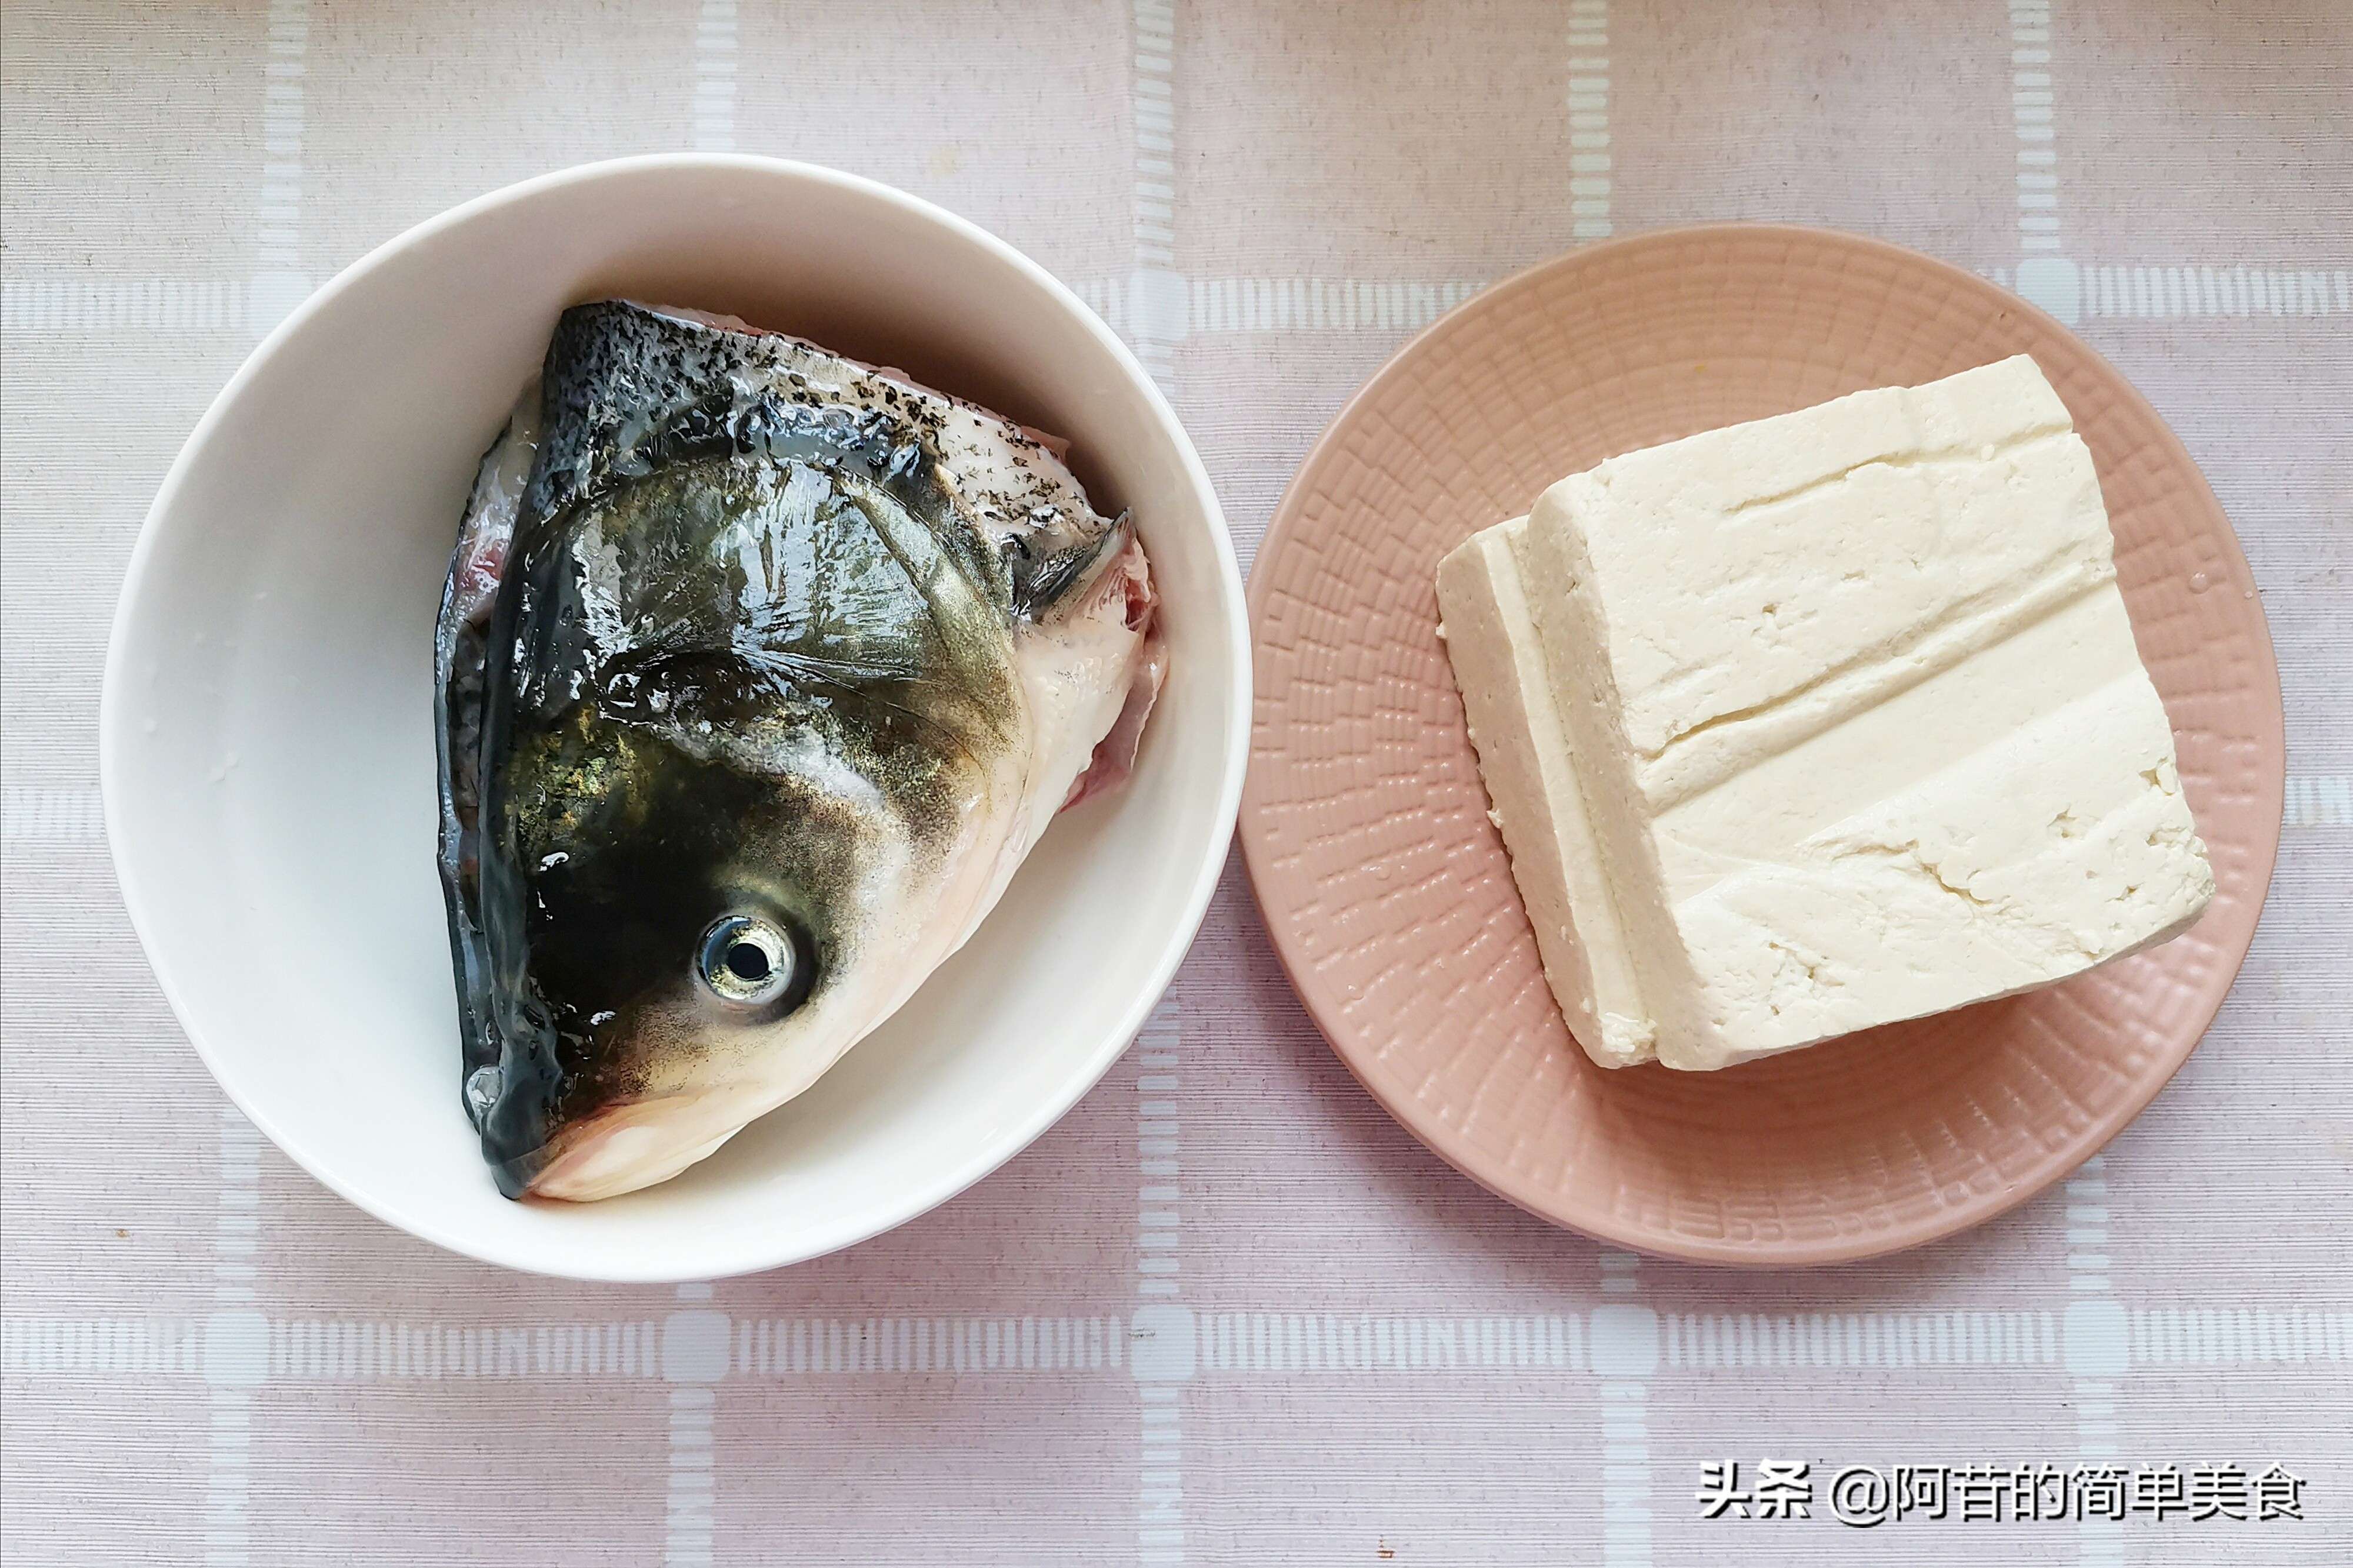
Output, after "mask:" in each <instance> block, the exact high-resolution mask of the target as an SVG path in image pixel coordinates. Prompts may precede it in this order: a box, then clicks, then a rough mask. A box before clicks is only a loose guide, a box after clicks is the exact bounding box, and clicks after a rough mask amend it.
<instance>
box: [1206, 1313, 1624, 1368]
mask: <svg viewBox="0 0 2353 1568" xmlns="http://www.w3.org/2000/svg"><path fill="white" fill-rule="evenodd" d="M1199 1333H1200V1366H1201V1369H1202V1370H1203V1371H1205V1372H1214V1373H1304V1372H1325V1373H1377V1372H1423V1371H1432V1372H1438V1371H1444V1372H1452V1371H1472V1370H1478V1369H1485V1368H1493V1369H1495V1370H1498V1371H1508V1370H1517V1369H1520V1368H1525V1367H1559V1368H1563V1369H1566V1370H1570V1371H1578V1370H1582V1369H1583V1368H1584V1366H1585V1319H1584V1317H1583V1316H1582V1315H1581V1314H1579V1315H1574V1316H1564V1315H1561V1314H1557V1313H1546V1314H1541V1315H1538V1316H1534V1317H1443V1316H1414V1317H1388V1316H1381V1317H1377V1316H1374V1315H1373V1314H1371V1313H1356V1314H1353V1315H1351V1314H1347V1313H1338V1312H1207V1313H1203V1314H1202V1315H1201V1318H1200V1327H1199Z"/></svg>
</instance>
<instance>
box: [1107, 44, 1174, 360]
mask: <svg viewBox="0 0 2353 1568" xmlns="http://www.w3.org/2000/svg"><path fill="white" fill-rule="evenodd" d="M1134 15H1135V54H1134V71H1133V73H1132V74H1133V83H1132V87H1133V91H1134V115H1135V219H1134V223H1135V250H1134V258H1135V268H1134V272H1132V273H1131V274H1130V275H1129V277H1128V279H1127V282H1126V286H1125V288H1124V290H1123V297H1122V299H1121V300H1120V305H1121V315H1122V317H1123V320H1122V321H1120V322H1119V323H1118V326H1119V329H1120V331H1122V332H1123V333H1124V335H1125V337H1126V338H1127V341H1128V345H1129V346H1130V347H1131V348H1133V349H1134V351H1135V357H1136V358H1137V359H1138V360H1140V361H1141V362H1143V364H1144V368H1145V370H1147V371H1149V372H1150V373H1151V374H1152V378H1153V380H1155V381H1156V382H1158V383H1159V384H1160V387H1161V390H1162V391H1164V392H1166V391H1167V390H1169V388H1170V384H1171V379H1172V377H1173V376H1174V374H1175V372H1176V344H1177V343H1179V342H1183V341H1184V339H1185V337H1186V334H1187V331H1189V330H1190V327H1191V322H1190V321H1189V318H1188V310H1187V305H1188V303H1189V297H1188V295H1187V290H1186V287H1185V279H1184V277H1183V276H1182V275H1181V274H1180V273H1178V271H1177V270H1176V0H1134Z"/></svg>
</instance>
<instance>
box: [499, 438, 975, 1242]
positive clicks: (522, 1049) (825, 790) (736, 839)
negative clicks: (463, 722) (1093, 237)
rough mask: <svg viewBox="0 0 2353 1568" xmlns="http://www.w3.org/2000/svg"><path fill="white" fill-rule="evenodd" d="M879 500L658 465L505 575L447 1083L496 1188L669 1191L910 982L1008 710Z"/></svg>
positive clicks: (846, 484) (784, 476) (909, 530)
mask: <svg viewBox="0 0 2353 1568" xmlns="http://www.w3.org/2000/svg"><path fill="white" fill-rule="evenodd" d="M890 505H891V500H890V498H889V497H888V496H886V495H881V494H879V493H877V492H874V491H872V490H871V488H861V487H860V486H859V485H857V484H855V483H854V482H852V481H851V480H849V479H845V478H844V477H842V476H840V475H839V474H828V473H825V472H822V471H820V470H818V469H815V468H808V467H806V466H796V465H785V466H778V465H773V464H769V465H755V464H740V463H730V462H727V461H725V460H713V461H711V462H707V463H689V464H681V465H675V466H673V467H671V468H667V469H664V470H662V471H660V472H658V473H655V474H653V475H649V476H647V477H645V478H643V479H639V480H638V481H636V482H635V483H633V484H631V485H628V486H625V487H623V488H622V489H620V490H619V491H618V492H617V494H615V495H614V496H612V497H609V498H607V499H606V500H601V501H600V502H598V503H597V504H596V505H594V506H590V507H586V508H584V509H583V510H582V513H581V515H579V516H578V517H576V518H574V519H571V520H569V522H568V525H567V526H566V527H565V528H563V529H560V530H555V531H551V532H550V534H549V536H548V537H546V538H544V539H542V540H538V541H534V542H532V543H531V544H529V545H527V546H525V547H524V548H523V549H522V552H520V559H519V560H518V561H517V563H515V565H514V567H513V571H514V572H515V573H516V574H518V576H517V581H516V582H515V583H514V584H510V588H511V589H512V595H513V598H514V601H515V604H514V606H513V609H512V615H511V616H510V619H511V620H512V631H511V632H508V631H507V629H506V628H499V635H497V636H496V639H495V640H496V646H498V647H500V648H501V652H502V654H503V655H504V658H505V661H506V665H507V668H505V669H504V670H503V671H494V679H493V680H492V682H491V693H492V695H491V702H490V708H489V717H488V719H487V721H486V725H485V752H486V755H487V756H488V757H489V758H490V763H489V767H488V770H487V774H488V779H489V784H488V787H487V790H486V794H485V797H484V833H483V845H482V850H481V856H480V889H481V894H480V908H481V910H482V915H483V919H482V944H481V945H482V947H483V949H484V952H483V953H482V955H481V956H482V961H483V963H484V965H485V970H484V973H483V974H482V976H481V983H480V985H479V986H478V987H477V991H478V993H479V994H480V996H481V997H482V1004H481V1005H480V1008H479V1009H478V1011H479V1013H480V1018H481V1027H482V1028H483V1030H484V1031H485V1033H486V1034H488V1035H490V1036H492V1037H495V1045H496V1047H497V1050H496V1061H495V1064H494V1065H488V1066H485V1067H481V1068H476V1069H475V1071H474V1073H473V1074H472V1076H471V1077H470V1079H469V1083H468V1090H467V1097H468V1102H469V1108H470V1110H471V1111H472V1113H473V1114H474V1116H475V1119H476V1122H477V1125H478V1127H479V1129H480V1133H481V1136H482V1142H483V1146H484V1152H485V1154H486V1155H487V1156H488V1158H489V1160H490V1163H491V1167H492V1170H493V1172H494V1173H495V1174H496V1176H497V1179H498V1181H499V1184H500V1186H501V1190H503V1191H505V1192H507V1193H508V1194H510V1195H520V1194H533V1195H538V1196H545V1197H557V1198H570V1199H590V1198H596V1197H602V1196H606V1195H609V1194H613V1193H617V1192H626V1191H629V1190H633V1189H635V1188H637V1187H640V1186H644V1185H648V1184H651V1183H653V1182H656V1181H660V1180H663V1179H665V1178H667V1177H668V1176H670V1175H671V1174H674V1173H676V1172H678V1171H680V1170H682V1169H684V1168H685V1167H686V1166H688V1165H690V1164H691V1163H694V1162H696V1161H697V1160H699V1159H701V1158H702V1157H703V1156H704V1155H706V1154H708V1153H709V1152H711V1150H712V1149H713V1148H715V1147H716V1146H717V1145H718V1144H719V1143H721V1142H724V1141H725V1139H726V1138H727V1137H728V1136H730V1135H731V1134H732V1133H733V1132H734V1131H736V1130H737V1129H738V1128H740V1127H741V1126H742V1125H743V1124H744V1122H745V1121H747V1120H748V1119H749V1116H748V1114H747V1112H746V1110H745V1109H744V1106H745V1104H746V1103H748V1102H750V1101H753V1100H756V1101H757V1102H758V1104H760V1105H762V1106H765V1105H766V1104H771V1103H774V1102H775V1101H776V1099H778V1098H779V1096H778V1093H777V1086H778V1083H779V1079H780V1075H783V1076H786V1077H797V1078H804V1079H807V1080H810V1081H813V1080H814V1079H816V1078H817V1077H818V1075H819V1074H820V1073H822V1072H823V1071H824V1070H825V1068H827V1067H828V1066H830V1065H831V1064H832V1062H833V1061H834V1060H835V1059H836V1058H839V1056H840V1055H841V1053H842V1052H843V1051H845V1050H847V1049H848V1048H849V1046H850V1045H852V1044H854V1043H855V1042H856V1041H857V1039H858V1038H859V1037H860V1036H862V1035H863V1034H864V1033H865V1032H866V1031H867V1030H868V1029H870V1028H871V1026H873V1024H874V1023H875V1022H876V1021H877V1020H878V1019H879V1018H880V1017H881V1016H885V1015H886V1014H887V1013H888V1012H889V1011H890V1010H891V1009H892V1007H895V1006H896V1005H897V1004H898V1001H899V1000H901V999H902V998H903V995H904V994H905V992H906V991H907V990H910V989H912V984H907V983H904V976H905V974H906V973H909V972H910V971H911V969H912V971H913V973H915V974H916V977H917V978H920V973H921V970H920V969H919V968H913V966H912V965H910V964H909V963H907V962H905V960H906V958H907V955H908V953H909V952H910V951H911V943H913V942H916V941H917V940H918V938H919V937H920V935H921V933H922V932H923V931H924V930H925V929H926V926H927V921H926V920H925V918H924V917H925V915H926V913H927V912H929V910H930V908H931V907H932V906H933V905H934V903H935V902H936V901H937V900H938V898H939V896H940V895H941V893H942V884H943V880H944V879H946V878H948V877H950V876H952V875H953V874H954V873H955V868H957V867H958V866H959V865H961V864H962V863H963V861H964V860H965V856H963V855H961V854H960V853H959V852H958V851H959V848H960V846H961V845H962V844H963V842H964V840H965V838H966V837H968V836H969V835H970V833H971V832H972V831H973V830H974V826H975V825H976V824H979V823H985V822H986V821H987V820H988V819H989V813H988V812H987V803H988V801H989V799H990V798H991V796H992V795H998V794H1008V793H1018V792H1014V791H1008V790H1007V789H1006V788H1005V784H1006V780H1005V777H1004V774H1005V770H1006V768H1007V767H1008V766H1015V765H1018V758H1016V757H1014V755H1013V753H1012V752H1011V750H1010V749H1009V748H1008V746H1007V745H1006V744H1005V743H1004V739H1003V737H1002V736H1001V735H1000V734H999V731H1000V730H1002V728H1003V727H1004V726H1003V721H1002V712H1001V711H1000V710H1002V709H1003V708H1004V706H1005V705H1006V704H1008V703H1011V702H1014V701H1017V700H1018V697H1016V696H1015V695H1014V693H1015V686H1014V678H1013V675H1012V671H1011V667H1010V662H1009V659H1010V655H1009V651H1008V650H1009V647H1010V644H1009V639H1008V637H1007V634H1006V632H1005V629H1004V626H1005V617H1004V614H1003V610H1002V607H1001V606H999V605H994V604H992V603H991V602H990V601H989V599H988V596H987V595H986V594H985V593H968V594H965V595H963V596H962V597H961V598H959V597H958V595H957V594H956V591H955V587H954V584H955V582H956V581H958V580H960V579H959V577H958V574H956V573H955V572H954V571H952V570H949V569H948V564H950V563H943V562H942V561H941V560H940V559H938V556H937V552H935V551H934V552H930V553H928V554H927V553H926V552H925V550H924V548H923V539H924V538H925V537H926V536H925V535H923V532H922V531H921V530H920V529H916V528H914V527H913V525H912V524H911V523H910V522H909V521H908V520H907V518H906V517H905V516H904V515H903V514H901V515H893V516H887V517H885V516H881V515H880V514H882V513H884V512H886V511H888V510H889V509H890ZM504 608H505V606H504V605H502V609H504ZM992 626H994V629H993V630H992V629H991V628H992ZM951 645H954V646H951ZM992 647H994V648H996V649H997V651H996V652H995V653H994V654H992V653H991V652H990V651H989V650H990V649H991V648H992ZM924 967H928V965H927V964H926V965H924Z"/></svg>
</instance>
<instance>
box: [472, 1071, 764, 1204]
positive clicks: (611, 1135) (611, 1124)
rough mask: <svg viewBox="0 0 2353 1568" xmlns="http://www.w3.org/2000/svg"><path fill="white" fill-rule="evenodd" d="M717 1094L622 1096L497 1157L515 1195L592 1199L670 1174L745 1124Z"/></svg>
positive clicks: (503, 1185)
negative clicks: (523, 1150)
mask: <svg viewBox="0 0 2353 1568" xmlns="http://www.w3.org/2000/svg"><path fill="white" fill-rule="evenodd" d="M723 1098H724V1097H723V1096H718V1095H712V1094H708V1093H705V1094H678V1095H663V1096H659V1097H657V1098H652V1099H646V1100H624V1101H621V1102H619V1103H617V1104H615V1105H612V1106H609V1107H607V1108H606V1109H605V1110H599V1111H597V1112H596V1114H594V1115H592V1116H589V1117H586V1118H585V1119H583V1120H581V1121H575V1122H574V1123H573V1124H572V1125H571V1126H569V1127H566V1128H565V1129H564V1130H563V1131H561V1132H559V1133H557V1134H556V1135H555V1136H554V1137H553V1138H551V1139H549V1140H548V1141H547V1142H546V1143H544V1144H543V1145H542V1146H541V1147H539V1148H537V1149H534V1150H532V1151H531V1152H529V1153H527V1154H522V1155H518V1156H516V1157H515V1158H513V1159H511V1160H504V1161H501V1162H499V1163H497V1164H496V1166H495V1167H494V1170H495V1171H496V1173H497V1176H498V1182H499V1188H500V1190H501V1192H504V1193H505V1194H507V1195H508V1196H509V1197H531V1198H547V1199H551V1200H554V1201H555V1202H559V1203H593V1202H595V1201H596V1200H597V1199H599V1198H609V1197H617V1196H618V1195H619V1194H623V1193H630V1192H635V1191H637V1190H638V1188H639V1187H649V1186H652V1185H654V1184H656V1183H658V1182H666V1181H668V1180H670V1177H672V1176H675V1175H677V1174H678V1173H680V1172H681V1171H683V1170H685V1169H686V1168H687V1167H688V1166H689V1165H691V1164H693V1163H695V1162H697V1161H699V1160H702V1159H704V1158H706V1157H707V1156H709V1155H710V1154H711V1153H712V1152H713V1151H715V1150H716V1149H717V1148H718V1147H719V1146H720V1145H721V1144H722V1143H724V1142H727V1140H728V1139H730V1138H733V1136H734V1135H735V1134H736V1133H737V1132H739V1131H742V1130H743V1125H744V1124H743V1121H742V1114H741V1112H740V1111H734V1110H729V1109H728V1108H727V1107H725V1106H723V1105H721V1104H717V1103H714V1102H715V1101H718V1100H722V1099H723Z"/></svg>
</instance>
